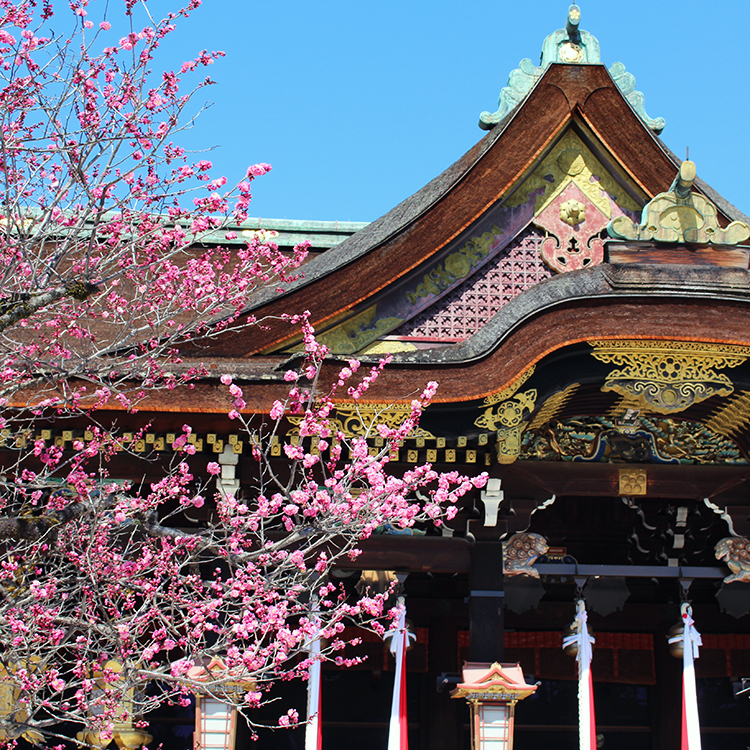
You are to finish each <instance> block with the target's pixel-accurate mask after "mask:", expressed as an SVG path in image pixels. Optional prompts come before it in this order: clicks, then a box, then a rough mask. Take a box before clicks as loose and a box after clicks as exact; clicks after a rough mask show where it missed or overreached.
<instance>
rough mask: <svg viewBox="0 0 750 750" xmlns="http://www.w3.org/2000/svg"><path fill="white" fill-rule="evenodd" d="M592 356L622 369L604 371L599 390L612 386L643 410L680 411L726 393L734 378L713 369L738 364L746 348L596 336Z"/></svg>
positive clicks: (748, 351) (748, 349) (749, 351)
mask: <svg viewBox="0 0 750 750" xmlns="http://www.w3.org/2000/svg"><path fill="white" fill-rule="evenodd" d="M591 346H592V347H593V349H594V351H593V352H591V354H592V356H593V357H595V358H596V359H598V360H600V361H601V362H606V363H611V364H614V365H618V366H619V368H620V369H618V370H613V371H612V372H610V373H609V375H607V377H606V379H605V383H604V385H603V386H602V391H604V392H607V391H613V392H615V393H619V394H620V395H621V396H624V397H625V398H627V399H628V401H629V404H632V405H634V406H635V405H637V406H636V408H639V409H642V410H643V411H644V413H645V412H652V413H657V414H671V413H675V412H680V411H684V410H685V409H688V408H689V407H691V406H692V405H693V404H696V403H700V402H701V401H705V400H706V399H708V398H711V397H712V396H728V395H730V394H731V393H732V392H733V391H734V385H733V384H732V381H731V380H730V379H729V378H728V377H727V376H726V375H725V374H724V373H720V372H717V370H721V369H724V368H727V367H737V366H739V365H741V364H742V363H743V362H744V361H745V360H746V359H747V358H748V357H749V356H750V347H746V346H733V345H729V344H706V343H701V342H690V341H637V340H636V341H629V340H612V341H594V342H591Z"/></svg>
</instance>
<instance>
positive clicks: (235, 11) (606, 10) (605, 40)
mask: <svg viewBox="0 0 750 750" xmlns="http://www.w3.org/2000/svg"><path fill="white" fill-rule="evenodd" d="M568 5H569V2H567V1H566V0H516V2H510V1H509V0H492V1H490V0H464V2H458V1H457V0H432V1H430V2H428V1H427V0H399V1H395V0H380V2H370V3H363V2H356V0H348V1H347V2H343V1H341V0H317V2H311V0H284V1H283V2H282V1H281V0H273V1H270V0H203V6H202V7H201V8H200V9H199V10H197V11H196V12H195V13H194V14H193V15H192V16H191V18H190V19H188V20H187V21H184V22H183V24H182V27H181V29H180V30H179V32H178V33H177V34H176V35H175V37H174V38H173V39H172V40H171V41H170V43H169V45H168V46H167V47H166V49H165V50H164V59H165V61H166V62H165V63H164V66H165V67H167V66H170V65H174V60H175V58H180V61H181V59H186V58H188V57H190V56H191V55H190V53H192V52H194V51H197V50H200V49H202V48H208V49H214V50H215V49H221V50H224V51H225V52H226V53H227V56H226V57H225V58H224V59H223V60H221V61H220V62H219V63H217V64H216V65H214V66H213V69H212V70H211V74H212V76H213V77H214V78H215V79H216V80H217V81H218V83H217V85H216V86H214V87H212V88H211V89H209V90H208V91H207V93H206V94H205V96H203V97H202V98H203V99H205V97H210V98H211V100H212V101H213V106H212V107H211V108H210V109H209V110H207V111H206V112H204V113H203V114H202V115H201V117H200V119H199V120H198V122H197V123H196V126H195V127H194V129H193V130H192V131H191V132H190V133H189V134H187V136H186V137H185V138H184V139H183V140H184V143H185V145H187V146H189V147H191V148H200V147H208V146H216V147H217V148H216V150H215V151H213V152H212V154H211V156H210V157H209V158H211V159H212V161H213V162H214V165H215V167H216V171H217V172H218V173H220V174H224V175H226V177H227V178H228V179H229V180H230V181H237V180H238V179H240V178H241V176H242V174H243V170H244V167H245V166H246V165H247V164H250V163H254V162H257V161H266V162H269V163H271V164H272V165H273V171H272V172H271V173H270V174H269V175H267V176H265V177H263V178H260V179H259V180H257V181H256V183H255V186H254V191H253V203H252V205H251V208H250V214H251V215H253V216H261V217H264V218H288V219H321V220H339V221H371V220H374V219H376V218H378V217H379V216H381V215H382V214H384V213H385V212H386V211H388V210H389V209H391V208H392V207H393V206H395V205H396V204H397V203H399V202H400V201H401V200H403V199H404V198H406V197H407V196H409V195H411V194H412V193H414V192H415V191H416V190H418V189H419V188H420V187H422V186H423V185H424V184H425V183H427V182H428V181H429V180H430V179H432V178H433V177H435V176H436V175H437V174H439V173H440V172H441V171H442V170H443V169H445V168H446V167H448V166H449V165H450V164H451V163H452V162H453V161H455V160H456V159H457V158H458V157H459V156H461V155H462V154H463V153H464V152H465V151H466V150H468V149H469V148H470V147H471V146H472V145H473V144H474V143H476V142H477V141H478V140H479V139H480V138H481V137H482V135H483V133H484V131H481V130H480V129H479V128H478V127H477V120H478V117H479V113H480V112H481V111H483V110H490V111H494V110H495V109H496V105H497V99H498V95H499V93H500V89H501V88H502V87H503V86H504V85H505V84H506V82H507V78H508V74H509V73H510V71H511V70H512V69H513V68H515V67H517V65H518V62H519V61H520V60H521V58H523V57H529V58H531V59H532V61H533V62H534V63H535V64H538V62H539V53H540V50H541V45H542V42H543V40H544V38H545V36H546V35H547V34H549V33H550V32H552V31H554V30H555V29H557V28H561V27H562V26H563V25H564V22H565V18H566V14H567V10H568ZM579 5H580V7H581V11H582V22H581V26H582V28H584V29H586V30H588V31H590V32H591V33H593V34H594V35H595V36H596V37H597V38H598V39H599V42H600V44H601V51H602V61H603V62H604V63H605V64H606V65H608V66H610V65H611V64H612V63H614V62H616V61H620V62H623V63H624V64H625V66H626V68H627V69H628V70H629V71H630V72H632V73H633V74H634V75H635V77H636V81H637V88H638V89H639V90H640V91H642V92H643V93H644V94H645V96H646V109H647V112H648V113H649V115H651V116H652V117H659V116H661V117H664V118H665V119H666V120H667V126H666V128H665V130H664V132H663V134H662V138H663V139H664V141H665V142H666V144H667V145H668V146H669V147H670V148H671V149H672V150H673V151H675V152H676V153H677V154H679V155H680V156H683V157H684V154H685V147H686V146H689V147H690V156H691V158H692V159H693V160H694V161H695V162H696V163H697V166H698V173H699V175H700V176H701V177H703V178H704V179H705V180H707V181H708V182H709V183H710V184H711V185H712V186H713V187H714V188H716V189H717V190H718V191H719V192H720V193H722V194H723V195H724V196H725V197H726V198H727V199H728V200H730V201H731V202H733V203H734V204H735V205H736V206H737V207H738V208H740V209H741V210H743V211H745V212H746V213H750V179H748V178H749V177H750V151H749V150H748V130H749V129H750V126H749V125H748V102H749V101H750V76H749V75H748V68H749V67H750V63H749V62H748V55H747V49H748V35H749V34H750V2H748V0H717V1H715V2H713V3H710V4H708V3H706V2H698V1H697V0H682V2H679V1H678V0H658V2H654V1H653V0H650V1H647V0H629V1H628V2H612V1H611V0H609V1H607V2H605V0H583V2H581V3H579ZM149 6H154V11H156V10H157V9H163V8H165V7H174V2H173V0H156V2H154V0H152V1H151V2H150V3H149ZM178 64H179V63H178Z"/></svg>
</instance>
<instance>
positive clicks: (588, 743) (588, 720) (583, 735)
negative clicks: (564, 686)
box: [563, 599, 596, 750]
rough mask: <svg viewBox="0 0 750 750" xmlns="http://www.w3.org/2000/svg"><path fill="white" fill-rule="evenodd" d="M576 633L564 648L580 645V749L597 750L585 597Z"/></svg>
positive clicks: (591, 640)
mask: <svg viewBox="0 0 750 750" xmlns="http://www.w3.org/2000/svg"><path fill="white" fill-rule="evenodd" d="M574 628H575V631H576V632H575V633H573V635H569V636H566V637H565V638H563V648H567V647H568V646H572V645H573V644H575V645H577V646H578V653H577V654H576V660H577V661H578V742H579V747H580V750H596V718H595V715H594V683H593V680H592V678H591V659H592V657H593V649H592V645H593V643H594V641H595V639H594V638H592V636H591V635H590V634H589V629H588V613H587V612H586V603H585V602H584V601H583V599H579V600H578V601H577V602H576V617H575V625H574Z"/></svg>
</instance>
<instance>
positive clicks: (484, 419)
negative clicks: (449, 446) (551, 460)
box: [474, 367, 537, 464]
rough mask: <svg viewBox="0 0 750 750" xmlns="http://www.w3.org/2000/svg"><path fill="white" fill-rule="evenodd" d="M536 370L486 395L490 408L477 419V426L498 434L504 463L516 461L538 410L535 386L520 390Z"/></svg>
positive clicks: (499, 448)
mask: <svg viewBox="0 0 750 750" xmlns="http://www.w3.org/2000/svg"><path fill="white" fill-rule="evenodd" d="M533 372H534V368H533V367H532V368H529V370H527V371H526V372H525V373H524V374H523V375H522V376H521V377H520V378H519V379H518V380H517V381H516V382H515V383H513V384H511V385H510V386H508V387H507V388H504V389H503V390H502V391H499V392H498V393H496V394H493V395H492V396H490V397H488V398H486V399H485V401H484V405H485V406H486V407H488V408H486V409H485V410H484V413H483V414H482V415H481V416H480V417H478V418H477V419H476V420H475V421H474V424H475V425H476V426H477V427H481V428H484V429H486V430H492V431H494V432H495V433H496V434H497V460H498V462H499V463H501V464H512V463H513V462H514V461H515V460H516V459H517V458H518V456H519V454H520V452H521V438H522V437H523V433H524V432H525V430H526V427H527V426H528V418H529V415H530V414H531V412H533V411H534V406H535V405H536V397H537V392H536V390H535V389H533V388H532V389H531V390H528V391H524V392H523V393H517V391H518V389H519V388H520V387H521V386H522V385H523V384H524V383H525V382H526V381H527V380H528V379H529V378H530V377H531V375H532V373H533ZM495 404H497V406H494V405H495Z"/></svg>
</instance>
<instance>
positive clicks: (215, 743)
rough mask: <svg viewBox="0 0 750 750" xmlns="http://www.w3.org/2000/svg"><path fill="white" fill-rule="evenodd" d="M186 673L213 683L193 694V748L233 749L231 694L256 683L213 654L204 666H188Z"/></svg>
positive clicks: (234, 717) (234, 719)
mask: <svg viewBox="0 0 750 750" xmlns="http://www.w3.org/2000/svg"><path fill="white" fill-rule="evenodd" d="M187 674H188V677H190V678H191V679H194V680H197V681H198V682H205V683H206V684H207V686H208V684H209V683H214V685H212V686H211V688H210V692H209V691H208V690H207V691H206V694H205V695H200V694H198V695H196V697H195V742H194V744H195V748H196V750H233V748H234V742H235V737H236V733H237V707H236V706H235V705H234V701H233V696H234V695H235V694H237V693H246V692H248V691H250V690H254V689H255V682H254V681H253V680H250V679H249V678H248V675H247V674H246V673H244V672H240V671H235V670H230V669H229V668H228V667H227V665H226V663H225V662H224V661H223V660H222V659H217V658H215V657H214V658H213V659H211V661H210V662H209V663H208V664H207V666H205V667H202V666H195V667H191V668H190V669H189V670H188V673H187ZM227 678H229V679H227ZM217 683H218V684H217ZM222 695H226V699H222Z"/></svg>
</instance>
